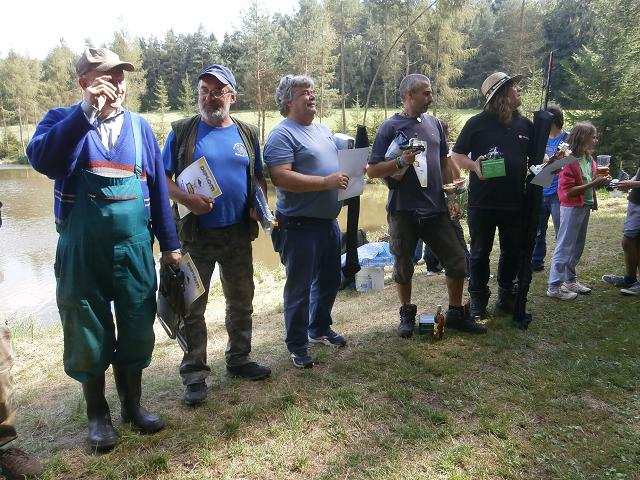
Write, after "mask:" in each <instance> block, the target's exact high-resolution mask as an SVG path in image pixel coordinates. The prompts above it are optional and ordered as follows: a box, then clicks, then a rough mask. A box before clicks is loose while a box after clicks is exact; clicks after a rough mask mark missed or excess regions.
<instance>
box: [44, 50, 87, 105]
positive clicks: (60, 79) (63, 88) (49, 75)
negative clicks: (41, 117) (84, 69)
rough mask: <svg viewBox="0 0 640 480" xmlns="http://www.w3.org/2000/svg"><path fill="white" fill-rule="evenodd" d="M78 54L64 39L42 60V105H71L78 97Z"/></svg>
mask: <svg viewBox="0 0 640 480" xmlns="http://www.w3.org/2000/svg"><path fill="white" fill-rule="evenodd" d="M76 60H77V56H76V55H75V54H74V53H73V52H72V51H71V49H70V48H69V47H67V45H66V43H65V42H64V39H60V44H59V45H58V46H56V47H54V48H53V50H51V51H50V52H49V54H48V55H47V57H46V58H45V59H44V61H43V62H42V84H43V86H42V91H41V93H40V105H41V106H42V107H44V108H47V109H48V108H53V107H57V106H61V105H70V104H71V103H73V102H74V100H76V99H77V97H78V92H79V89H80V87H79V86H78V83H77V80H76V72H75V63H76Z"/></svg>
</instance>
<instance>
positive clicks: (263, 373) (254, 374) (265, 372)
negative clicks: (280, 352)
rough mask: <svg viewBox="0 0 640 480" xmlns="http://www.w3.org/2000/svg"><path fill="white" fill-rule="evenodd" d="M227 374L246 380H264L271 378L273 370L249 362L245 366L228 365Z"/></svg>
mask: <svg viewBox="0 0 640 480" xmlns="http://www.w3.org/2000/svg"><path fill="white" fill-rule="evenodd" d="M227 373H228V374H229V375H230V376H232V377H238V378H244V379H246V380H264V379H265V378H269V377H270V376H271V369H270V368H269V367H267V366H265V365H260V364H259V363H256V362H248V363H245V364H244V365H234V366H231V365H227Z"/></svg>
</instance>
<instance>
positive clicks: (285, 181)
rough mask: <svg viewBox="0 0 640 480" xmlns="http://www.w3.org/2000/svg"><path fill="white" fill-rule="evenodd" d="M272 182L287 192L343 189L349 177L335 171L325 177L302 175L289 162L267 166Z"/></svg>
mask: <svg viewBox="0 0 640 480" xmlns="http://www.w3.org/2000/svg"><path fill="white" fill-rule="evenodd" d="M269 173H270V174H271V181H272V182H273V184H274V185H275V186H276V187H278V188H281V189H283V190H286V191H288V192H295V193H304V192H321V191H323V190H337V189H342V190H344V189H345V188H347V185H348V184H349V177H348V176H347V175H346V174H344V173H342V172H336V173H332V174H331V175H327V176H326V177H322V176H319V175H304V174H302V173H299V172H295V171H294V170H293V169H292V168H291V164H290V163H285V164H282V165H275V166H273V167H269Z"/></svg>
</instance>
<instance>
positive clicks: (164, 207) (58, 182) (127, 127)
mask: <svg viewBox="0 0 640 480" xmlns="http://www.w3.org/2000/svg"><path fill="white" fill-rule="evenodd" d="M140 123H141V126H142V146H143V147H142V178H141V184H142V193H143V195H144V201H145V205H146V207H147V209H148V211H149V213H150V216H151V224H152V227H153V232H154V234H155V236H156V238H157V239H158V241H159V242H160V249H161V250H162V251H163V252H166V251H171V250H175V249H178V248H180V241H179V240H178V235H177V233H176V227H175V223H174V220H173V215H172V212H171V207H170V205H169V194H168V190H167V183H166V178H165V176H164V167H163V165H162V158H161V156H160V148H159V147H158V143H157V142H156V139H155V137H154V136H153V132H152V130H151V127H150V126H149V124H148V123H147V122H146V121H144V120H143V119H141V122H140ZM134 152H135V146H134V142H133V133H132V128H131V117H130V114H129V112H128V111H127V112H125V119H124V124H123V125H122V131H121V132H120V136H119V137H118V140H117V142H116V144H115V145H114V146H113V148H112V149H111V150H109V151H107V150H106V148H105V147H104V146H103V145H102V142H101V141H100V137H99V136H98V133H97V131H96V130H95V128H94V127H93V126H92V125H91V124H90V123H89V122H88V120H87V118H86V116H85V114H84V112H83V111H82V109H81V108H80V105H79V104H78V105H74V106H72V107H66V108H54V109H52V110H49V111H48V112H47V114H46V115H45V116H44V118H43V119H42V121H41V122H40V123H39V124H38V127H37V128H36V131H35V133H34V135H33V138H32V139H31V141H30V142H29V145H28V146H27V156H28V157H29V162H30V163H31V165H32V166H33V168H35V169H36V170H37V171H38V172H40V173H43V174H45V175H46V176H48V177H49V178H51V179H53V180H55V185H54V196H55V203H54V213H55V218H56V224H58V225H59V224H60V223H61V222H62V221H63V220H64V219H65V218H66V217H67V215H68V214H69V212H70V211H71V209H72V208H73V204H74V201H75V193H76V190H77V186H76V183H77V178H78V177H77V176H76V175H74V173H75V172H76V169H78V168H86V169H88V170H92V171H94V172H100V173H102V174H104V173H105V172H108V171H125V172H133V169H134V165H135V153H134Z"/></svg>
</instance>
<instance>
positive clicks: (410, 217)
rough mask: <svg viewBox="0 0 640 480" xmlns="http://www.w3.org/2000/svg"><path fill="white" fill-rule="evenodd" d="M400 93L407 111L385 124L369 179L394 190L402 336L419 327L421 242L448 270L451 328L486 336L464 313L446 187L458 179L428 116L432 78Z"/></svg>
mask: <svg viewBox="0 0 640 480" xmlns="http://www.w3.org/2000/svg"><path fill="white" fill-rule="evenodd" d="M399 90H400V98H401V99H402V105H403V110H402V112H401V113H396V114H395V115H393V116H392V117H391V118H389V119H388V120H386V121H385V122H384V123H383V124H382V125H381V126H380V129H379V130H378V133H377V135H376V139H375V141H374V143H373V149H372V152H371V159H370V160H369V167H368V169H367V174H368V175H369V177H371V178H385V179H386V182H387V185H388V186H389V198H388V201H387V212H388V213H387V220H388V223H389V235H390V237H391V238H390V241H389V244H390V248H391V252H392V253H393V255H394V266H393V279H394V281H395V282H396V286H397V290H398V297H399V299H400V324H399V325H398V329H397V331H398V335H399V336H400V337H403V338H408V337H410V336H411V335H412V334H413V329H414V325H415V318H416V311H417V307H416V305H415V304H412V303H411V280H412V277H413V270H414V264H413V254H414V252H415V250H416V244H417V242H418V240H419V239H422V240H423V241H424V242H425V243H426V244H427V245H428V246H429V247H431V249H432V250H433V252H434V253H435V255H436V256H437V257H438V259H439V260H440V262H441V263H442V265H444V268H445V272H446V278H447V280H446V282H447V291H448V295H449V309H448V310H447V314H446V319H447V325H448V326H449V327H451V328H455V329H458V330H462V331H466V332H470V333H485V332H486V329H485V327H484V326H482V325H479V324H477V323H475V321H474V319H473V318H469V317H468V316H465V315H464V309H463V306H462V291H463V288H464V278H465V271H466V268H465V254H464V253H465V252H464V247H463V243H462V241H461V239H460V238H459V236H458V233H457V232H456V229H455V226H454V224H453V222H452V220H451V217H450V216H449V212H448V209H447V204H446V200H445V196H444V190H443V187H442V185H443V180H444V183H450V182H451V181H452V173H451V166H450V165H449V164H448V153H449V148H448V145H447V139H446V137H445V135H444V130H443V128H442V125H441V123H440V121H439V120H438V119H437V118H435V117H434V116H432V115H428V114H427V113H426V112H427V109H428V108H429V105H431V102H432V101H433V93H432V90H431V82H430V81H429V78H428V77H425V76H424V75H420V74H417V73H414V74H410V75H407V76H406V77H404V78H403V79H402V81H401V82H400V87H399ZM409 141H411V142H412V145H416V144H417V143H418V142H420V145H421V146H422V147H423V148H422V153H420V150H418V149H417V148H415V147H412V146H411V145H410V144H409ZM394 143H395V144H396V145H397V146H398V147H399V148H400V149H404V150H401V151H402V154H401V155H399V156H396V155H395V154H394V148H393V147H392V148H389V147H390V146H391V145H392V144H394ZM425 148H426V151H425ZM396 153H397V152H396ZM417 155H420V157H417ZM413 167H415V168H413ZM418 172H420V173H421V175H422V177H421V178H420V177H419V176H418ZM425 177H426V178H425Z"/></svg>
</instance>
